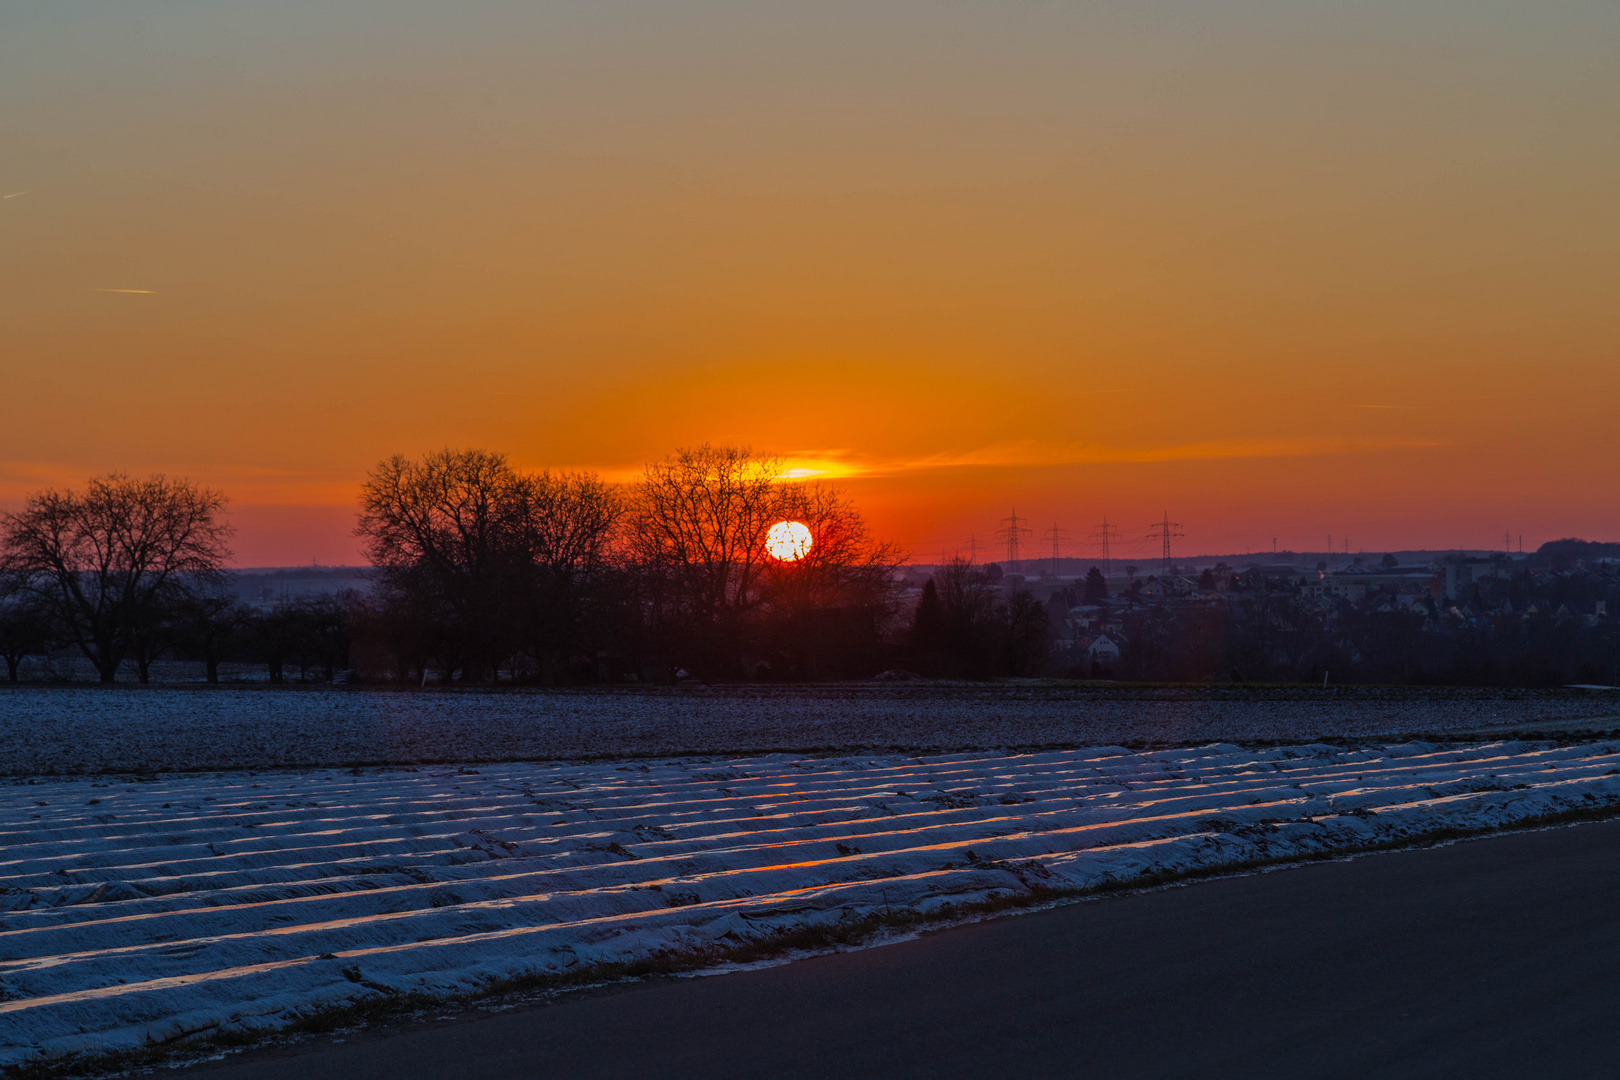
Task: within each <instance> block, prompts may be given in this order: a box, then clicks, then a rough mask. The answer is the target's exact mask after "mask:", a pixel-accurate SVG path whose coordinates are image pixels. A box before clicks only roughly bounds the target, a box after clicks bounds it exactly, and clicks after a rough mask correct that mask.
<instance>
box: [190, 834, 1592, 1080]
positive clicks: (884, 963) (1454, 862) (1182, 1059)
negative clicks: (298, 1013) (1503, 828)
mask: <svg viewBox="0 0 1620 1080" xmlns="http://www.w3.org/2000/svg"><path fill="white" fill-rule="evenodd" d="M1617 901H1620V822H1614V823H1602V824H1593V825H1581V826H1576V827H1572V828H1564V829H1555V830H1549V831H1545V832H1537V833H1521V834H1515V835H1509V836H1503V837H1496V838H1492V839H1487V840H1476V841H1471V842H1467V843H1461V844H1456V845H1453V846H1451V847H1446V848H1438V849H1428V850H1419V851H1408V852H1398V853H1393V854H1384V855H1376V856H1370V857H1366V858H1361V859H1356V860H1353V861H1349V862H1339V863H1327V864H1319V865H1313V866H1304V867H1300V868H1297V869H1291V870H1286V871H1278V872H1273V873H1268V874H1259V875H1254V876H1250V877H1243V878H1231V879H1225V880H1217V881H1207V882H1202V883H1199V884H1194V885H1189V886H1186V887H1183V888H1175V889H1167V890H1162V891H1159V892H1151V893H1144V894H1140V895H1134V896H1122V897H1114V898H1110V899H1104V900H1097V901H1090V902H1086V903H1081V904H1075V905H1071V906H1068V907H1063V908H1057V909H1054V910H1049V911H1043V912H1037V913H1033V914H1026V915H1019V916H1013V917H1009V918H1003V919H999V920H995V921H992V922H988V923H983V924H979V925H976V926H969V927H961V928H957V929H953V930H948V931H943V932H939V933H934V934H929V935H926V936H924V937H922V938H919V939H916V940H913V941H908V942H902V943H900V944H896V945H889V946H884V947H881V948H874V949H866V950H863V951H859V952H852V953H845V954H841V955H835V956H824V957H816V958H813V959H810V960H805V961H801V962H798V963H794V964H789V965H783V966H780V967H775V968H768V969H764V970H757V971H748V972H742V973H739V974H734V975H727V976H723V977H718V978H698V979H680V980H670V981H663V982H658V983H653V984H644V985H638V986H632V987H627V988H621V989H616V990H610V991H605V992H596V993H589V994H580V995H574V996H572V997H568V998H564V999H562V1000H561V1001H559V1002H557V1003H555V1004H550V1005H538V1006H533V1007H526V1008H520V1009H517V1010H514V1011H511V1012H506V1013H497V1014H493V1015H489V1014H479V1013H474V1014H469V1015H468V1016H465V1017H459V1018H456V1019H452V1020H444V1021H438V1022H434V1023H430V1024H426V1025H422V1026H415V1027H395V1028H391V1029H381V1030H377V1031H373V1032H370V1033H366V1034H362V1035H351V1036H349V1037H348V1038H347V1039H346V1040H345V1041H344V1042H342V1043H333V1042H331V1041H330V1040H320V1041H316V1042H312V1043H306V1044H304V1045H302V1046H300V1047H295V1048H292V1049H282V1050H261V1051H257V1052H254V1053H251V1054H248V1055H244V1056H241V1057H236V1058H232V1059H229V1060H227V1061H225V1062H222V1063H217V1064H213V1065H208V1066H203V1067H199V1068H197V1069H195V1070H188V1071H187V1073H186V1075H188V1076H196V1077H198V1078H199V1080H201V1078H204V1077H206V1078H209V1080H326V1078H333V1080H336V1078H342V1080H371V1078H378V1080H382V1078H387V1080H399V1078H402V1077H409V1078H414V1077H445V1078H458V1080H459V1078H467V1080H473V1078H476V1080H506V1078H517V1077H525V1078H527V1077H569V1078H571V1080H572V1078H582V1080H583V1078H589V1077H704V1078H730V1077H760V1078H770V1080H786V1078H794V1077H866V1076H874V1077H875V1076H881V1077H928V1078H930V1080H949V1078H954V1077H973V1078H975V1080H989V1078H999V1077H1007V1076H1013V1077H1022V1076H1041V1075H1048V1076H1063V1077H1090V1076H1097V1077H1108V1078H1111V1080H1118V1078H1122V1077H1139V1076H1151V1077H1160V1076H1177V1077H1180V1076H1187V1077H1192V1076H1197V1077H1209V1076H1243V1077H1251V1076H1263V1077H1271V1076H1288V1077H1312V1078H1315V1077H1337V1076H1355V1077H1367V1076H1376V1077H1403V1076H1414V1077H1418V1076H1421V1077H1450V1076H1459V1077H1460V1076H1468V1077H1486V1076H1514V1077H1526V1076H1535V1077H1556V1076H1614V1075H1617V1074H1620V969H1617V967H1616V960H1617V958H1620V907H1617Z"/></svg>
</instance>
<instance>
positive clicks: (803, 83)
mask: <svg viewBox="0 0 1620 1080" xmlns="http://www.w3.org/2000/svg"><path fill="white" fill-rule="evenodd" d="M1617 192H1620V5H1617V4H1615V3H1613V2H1612V0H1605V2H1599V0H1579V2H1572V0H1541V2H1536V3H1530V2H1520V3H1503V2H1499V0H1403V2H1400V3H1394V2H1388V3H1386V2H1363V3H1326V2H1312V0H1248V2H1227V0H1166V2H1156V0H1142V2H1136V3H1122V2H1118V0H1108V2H1096V3H1088V2H1061V3H1060V2H1056V0H1028V2H1017V0H1001V2H998V3H985V2H978V3H953V2H949V0H931V2H928V3H922V2H907V3H898V2H889V0H860V2H849V3H845V2H842V0H817V2H815V3H759V2H756V3H750V4H741V3H737V4H730V3H715V2H705V0H688V2H684V3H680V4H671V3H652V2H647V0H640V2H612V0H592V2H589V3H560V2H533V0H530V2H523V3H519V2H510V3H486V2H477V0H461V2H458V3H454V4H449V3H432V4H429V3H419V2H418V3H412V2H404V0H390V2H388V3H382V2H373V0H323V2H321V3H302V2H290V0H278V2H276V3H260V4H244V3H234V2H232V3H227V2H224V0H192V2H159V0H147V2H133V0H120V2H116V3H115V2H103V3H93V2H71V3H69V2H62V0H49V2H37V3H29V2H22V0H10V2H8V3H6V4H5V5H4V7H3V9H0V196H5V198H4V199H3V200H0V507H5V508H10V507H15V506H16V505H18V504H19V502H20V500H21V499H22V497H23V496H24V495H25V494H26V493H27V492H28V491H30V490H32V489H34V488H37V487H39V486H42V485H46V484H77V483H80V482H82V481H83V479H84V478H85V477H86V476H89V475H91V474H94V473H99V472H105V471H108V470H112V469H124V470H128V471H136V472H145V471H150V470H162V471H166V472H169V473H173V474H179V475H186V476H190V477H192V478H193V479H196V480H200V481H204V482H207V483H209V484H212V485H216V486H219V487H222V488H224V489H225V490H226V491H227V492H228V493H229V494H230V495H231V496H232V498H233V519H234V520H235V522H236V524H237V525H238V527H239V530H240V532H239V536H238V542H237V549H238V561H239V562H240V563H241V564H243V565H264V564H295V563H307V562H309V561H310V560H312V559H319V560H321V561H323V562H343V561H348V562H355V561H357V560H358V555H357V553H356V551H355V546H354V542H353V539H352V537H351V536H350V530H351V529H352V527H353V500H354V494H355V488H356V485H357V483H358V481H359V479H360V478H361V477H362V476H363V474H364V473H365V471H366V470H367V469H368V468H369V467H370V466H371V465H372V464H373V463H374V462H376V461H377V460H378V459H379V458H381V457H383V456H385V455H387V454H390V453H393V452H396V451H399V452H404V453H408V454H417V453H421V452H423V451H426V450H430V449H435V448H439V447H443V446H446V445H450V446H458V447H464V446H480V447H489V448H493V449H500V450H505V451H507V452H508V453H509V454H510V455H511V456H512V458H513V459H514V461H515V462H516V463H518V464H520V465H524V466H541V465H552V466H574V467H590V468H595V469H598V470H601V471H602V472H604V473H606V474H608V475H610V476H613V477H621V476H628V475H630V474H631V473H633V472H634V470H635V469H636V468H637V467H638V466H639V465H640V464H641V463H642V462H644V461H646V460H649V459H650V458H653V457H656V456H659V455H661V454H663V453H664V452H666V451H667V450H669V449H670V448H672V447H674V446H676V445H679V444H682V443H689V442H695V441H701V440H705V439H707V440H715V441H719V440H729V441H741V442H747V443H751V444H752V445H754V446H755V447H756V448H759V449H765V450H773V451H778V452H781V453H783V454H786V455H788V456H790V457H791V458H792V459H793V460H794V462H795V464H797V465H798V466H799V467H801V468H804V469H807V470H819V471H820V472H822V473H824V474H825V475H829V476H836V477H839V478H840V480H841V482H842V483H845V484H846V485H847V486H848V487H849V488H850V489H851V491H852V492H853V493H854V494H855V496H856V497H857V499H858V501H859V503H860V505H861V506H862V507H863V508H864V509H865V510H866V512H867V514H868V516H869V517H870V518H871V519H872V520H873V522H874V523H875V524H876V525H877V526H878V528H879V529H880V530H881V531H882V532H883V533H885V534H886V535H888V536H890V537H892V538H893V539H895V540H897V541H899V542H901V543H902V544H904V545H906V546H907V547H909V548H910V549H911V550H912V551H913V553H914V554H915V556H916V557H917V558H919V559H922V560H925V561H931V560H932V559H933V558H936V557H937V555H938V553H939V552H940V551H941V550H949V549H955V548H961V547H964V546H965V545H966V542H967V538H968V536H969V535H970V534H977V536H978V537H979V539H980V541H981V542H983V541H985V540H986V539H987V538H988V536H989V535H990V534H991V533H992V532H993V530H994V529H995V527H996V524H997V521H998V519H999V518H1001V517H1004V516H1005V515H1006V514H1007V513H1008V512H1009V510H1010V508H1012V507H1014V506H1016V507H1017V509H1018V511H1019V512H1020V513H1021V514H1025V515H1028V516H1029V517H1030V518H1031V519H1032V521H1033V524H1034V525H1035V526H1036V527H1037V528H1038V529H1045V528H1047V527H1049V526H1050V525H1051V524H1052V522H1054V521H1056V522H1057V523H1058V524H1060V525H1061V526H1063V527H1065V528H1067V529H1068V530H1070V532H1071V533H1072V534H1073V536H1074V537H1075V539H1076V540H1079V539H1081V538H1083V537H1084V535H1085V534H1086V533H1087V532H1089V530H1090V528H1091V526H1092V525H1094V524H1095V523H1096V522H1098V521H1100V520H1101V518H1102V516H1103V515H1105V514H1106V515H1107V516H1108V518H1109V520H1110V521H1113V522H1117V523H1119V524H1120V525H1121V527H1122V529H1123V531H1124V533H1125V539H1126V541H1127V546H1125V547H1124V548H1123V549H1122V550H1123V551H1124V553H1125V554H1128V555H1129V554H1133V553H1137V552H1145V551H1146V546H1145V545H1142V544H1141V543H1140V538H1141V537H1142V535H1143V533H1144V532H1145V527H1146V525H1147V523H1148V522H1150V521H1152V520H1154V519H1157V518H1158V517H1159V516H1160V514H1161V513H1163V512H1165V511H1167V510H1168V511H1169V513H1170V515H1171V517H1172V518H1173V519H1174V520H1176V521H1179V522H1181V523H1182V524H1183V528H1184V530H1185V532H1186V534H1187V535H1186V539H1185V541H1184V544H1185V545H1187V546H1186V548H1185V549H1184V550H1187V551H1189V552H1191V551H1208V552H1215V551H1243V550H1248V549H1251V548H1252V549H1254V550H1261V549H1269V547H1270V543H1271V539H1272V537H1277V538H1278V542H1279V544H1280V545H1281V546H1283V547H1294V548H1300V549H1304V548H1316V549H1319V548H1320V547H1321V546H1322V544H1323V543H1324V542H1325V537H1326V534H1327V533H1329V532H1331V533H1333V534H1334V535H1335V537H1336V538H1340V537H1343V536H1345V535H1348V536H1349V538H1350V543H1351V545H1352V550H1355V549H1366V550H1382V549H1384V548H1389V547H1418V546H1428V547H1450V546H1475V547H1488V546H1493V545H1494V546H1500V545H1501V541H1502V534H1503V533H1504V531H1508V532H1511V533H1512V534H1513V535H1514V537H1515V539H1516V538H1517V537H1518V536H1519V535H1520V534H1522V535H1523V537H1524V543H1525V546H1526V547H1527V548H1528V547H1531V546H1534V545H1535V544H1538V543H1540V542H1541V541H1543V540H1547V539H1550V538H1553V537H1557V536H1565V535H1578V536H1584V537H1587V538H1591V539H1620V500H1617V498H1616V496H1617V494H1620V435H1617V434H1616V432H1617V418H1616V416H1615V413H1616V408H1617V405H1620V295H1617V294H1620V197H1617ZM1338 542H1339V541H1338V540H1337V539H1336V544H1337V543H1338ZM1133 545H1134V546H1133ZM1070 550H1071V552H1072V553H1075V554H1081V553H1083V552H1084V549H1083V548H1079V547H1073V546H1071V548H1070Z"/></svg>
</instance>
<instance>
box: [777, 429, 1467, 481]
mask: <svg viewBox="0 0 1620 1080" xmlns="http://www.w3.org/2000/svg"><path fill="white" fill-rule="evenodd" d="M1445 445H1447V443H1445V442H1443V441H1436V440H1430V439H1344V438H1274V439H1214V440H1209V441H1206V442H1196V443H1179V444H1173V445H1167V446H1099V445H1095V444H1087V443H1059V442H1041V441H1037V440H1022V441H1017V442H1007V443H997V444H993V445H990V446H982V447H977V448H974V449H970V450H959V451H947V452H943V453H938V454H928V455H925V456H923V457H917V458H889V459H872V458H863V457H861V456H859V455H854V454H848V453H844V452H835V451H823V452H820V453H817V452H813V451H801V452H798V453H791V454H787V455H785V457H786V461H787V465H788V473H787V475H788V476H789V477H791V478H794V479H800V478H804V479H828V480H835V479H842V478H846V477H857V476H869V477H876V476H897V475H900V474H904V473H912V472H923V471H932V470H938V469H976V468H1029V467H1041V466H1063V465H1129V464H1158V463H1162V462H1171V461H1219V460H1235V459H1247V458H1253V459H1261V458H1298V457H1327V456H1334V455H1343V454H1367V453H1381V452H1385V451H1390V450H1406V449H1414V448H1422V447H1437V446H1445Z"/></svg>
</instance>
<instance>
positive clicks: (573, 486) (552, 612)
mask: <svg viewBox="0 0 1620 1080" xmlns="http://www.w3.org/2000/svg"><path fill="white" fill-rule="evenodd" d="M509 497H510V500H511V505H510V508H509V512H508V518H509V520H510V521H511V523H512V526H513V529H514V533H515V539H516V542H517V544H518V547H519V548H520V549H521V551H522V552H523V554H524V557H525V559H526V562H527V565H528V568H529V582H528V584H529V591H530V598H531V605H530V608H529V617H528V619H527V620H526V623H527V628H528V633H529V636H530V638H531V640H532V641H533V646H532V647H533V650H534V655H535V660H536V661H537V662H538V663H539V665H540V677H541V679H542V681H544V682H547V683H550V682H552V681H553V679H554V678H555V675H556V667H557V664H558V662H559V661H560V660H561V658H562V655H563V653H564V652H565V651H566V650H567V649H568V647H569V646H570V644H572V643H576V642H579V641H581V640H583V636H584V632H585V625H584V624H585V622H586V620H587V618H588V616H589V614H590V613H589V612H588V610H587V608H588V606H589V601H590V599H591V597H592V596H593V595H594V594H595V593H596V592H597V591H598V586H599V584H600V578H601V576H602V574H603V572H604V571H605V570H606V569H607V567H608V565H609V562H610V559H611V558H612V555H613V550H612V549H613V545H614V542H615V539H616V536H617V532H618V527H619V524H620V520H621V518H622V517H623V514H624V504H623V501H622V500H621V499H620V497H619V494H618V493H617V492H616V491H614V490H613V489H612V488H611V487H609V486H608V485H607V484H605V483H603V482H602V480H601V479H600V478H599V477H597V476H596V475H595V474H594V473H585V472H556V473H553V472H551V471H549V470H547V471H543V472H539V473H535V474H532V475H528V476H523V477H520V478H519V480H518V482H517V483H516V484H514V485H513V488H512V491H511V494H510V496H509Z"/></svg>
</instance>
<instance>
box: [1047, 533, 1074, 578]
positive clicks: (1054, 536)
mask: <svg viewBox="0 0 1620 1080" xmlns="http://www.w3.org/2000/svg"><path fill="white" fill-rule="evenodd" d="M1068 535H1069V530H1068V529H1060V528H1058V523H1057V522H1055V521H1054V522H1052V527H1051V528H1050V529H1047V530H1046V532H1045V533H1043V534H1042V536H1043V537H1044V538H1045V539H1047V540H1050V541H1052V576H1053V577H1054V578H1055V577H1057V576H1058V559H1059V558H1060V557H1061V556H1060V555H1059V553H1058V545H1059V544H1061V543H1062V542H1063V538H1064V537H1065V536H1068Z"/></svg>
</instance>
